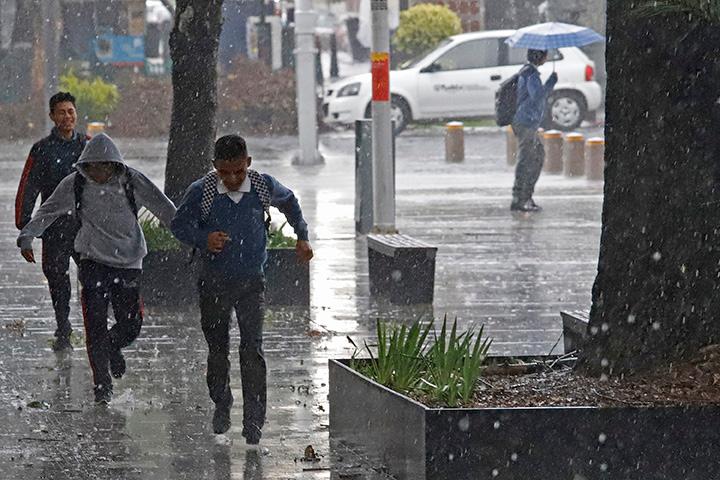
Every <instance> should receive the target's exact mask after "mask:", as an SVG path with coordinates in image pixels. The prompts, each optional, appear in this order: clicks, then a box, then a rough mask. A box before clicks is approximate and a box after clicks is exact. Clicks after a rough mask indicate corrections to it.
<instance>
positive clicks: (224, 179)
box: [171, 135, 313, 445]
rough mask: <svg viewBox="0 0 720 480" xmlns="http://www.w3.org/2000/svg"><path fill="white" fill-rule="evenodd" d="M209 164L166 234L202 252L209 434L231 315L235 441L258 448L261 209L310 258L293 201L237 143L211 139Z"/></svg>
mask: <svg viewBox="0 0 720 480" xmlns="http://www.w3.org/2000/svg"><path fill="white" fill-rule="evenodd" d="M214 157H215V159H214V161H213V166H214V167H215V170H214V171H212V172H210V173H208V174H207V175H206V176H205V177H203V178H201V179H200V180H197V181H196V182H194V183H193V184H192V185H190V187H188V189H187V191H186V192H185V196H184V197H183V199H182V202H181V204H180V206H179V207H178V211H177V214H176V215H175V218H174V219H173V221H172V224H171V229H172V232H173V233H174V234H175V236H176V237H177V238H178V239H180V240H181V241H182V242H184V243H186V244H188V245H191V246H193V247H195V248H197V249H199V250H201V251H202V252H203V254H202V265H201V268H200V280H199V282H198V286H199V290H200V317H201V318H200V322H201V325H202V329H203V334H204V335H205V340H206V341H207V343H208V368H207V385H208V390H209V392H210V398H211V399H212V401H213V402H214V403H215V414H214V415H213V431H214V432H215V433H217V434H221V433H225V432H227V431H228V430H229V429H230V409H231V408H232V404H233V395H232V392H231V391H230V375H229V370H230V361H229V360H228V356H229V353H230V333H229V329H230V315H231V311H232V309H235V314H236V315H237V319H238V325H239V327H240V376H241V379H242V390H243V392H242V393H243V431H242V435H243V436H244V437H245V440H246V442H247V443H248V444H251V445H252V444H257V443H258V442H259V441H260V437H261V429H262V427H263V425H264V423H265V409H266V391H267V382H266V366H265V359H264V357H263V351H262V326H263V319H264V314H265V277H264V275H263V264H264V263H265V260H266V259H267V251H266V243H267V226H268V225H269V212H268V208H269V207H270V206H273V207H277V208H278V209H279V210H280V211H281V212H282V213H283V214H284V215H285V216H286V217H287V220H288V223H289V224H290V225H291V226H292V227H293V229H294V230H295V234H296V235H297V238H298V240H297V244H296V247H295V250H296V252H297V256H298V259H299V260H300V261H301V262H309V261H310V259H311V258H312V256H313V251H312V248H311V246H310V243H309V242H308V229H307V224H306V223H305V220H304V219H303V215H302V211H301V210H300V205H299V204H298V201H297V199H296V198H295V195H294V194H293V192H292V191H290V190H289V189H288V188H286V187H285V186H283V185H282V184H281V183H280V182H278V181H277V180H275V179H274V178H273V177H271V176H270V175H266V174H259V173H257V172H256V171H254V170H250V169H249V168H250V164H251V162H252V158H251V157H250V156H248V152H247V146H246V144H245V140H244V139H243V138H242V137H240V136H239V135H227V136H224V137H221V138H220V139H218V140H217V142H216V143H215V155H214ZM266 215H267V220H265V218H264V217H265V216H266Z"/></svg>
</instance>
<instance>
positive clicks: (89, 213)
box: [17, 134, 175, 403]
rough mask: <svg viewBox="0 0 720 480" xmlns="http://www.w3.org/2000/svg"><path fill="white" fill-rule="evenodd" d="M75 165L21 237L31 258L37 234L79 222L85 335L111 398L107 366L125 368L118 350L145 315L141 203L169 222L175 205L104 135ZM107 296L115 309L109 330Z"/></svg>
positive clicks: (117, 373) (104, 393)
mask: <svg viewBox="0 0 720 480" xmlns="http://www.w3.org/2000/svg"><path fill="white" fill-rule="evenodd" d="M75 168H76V170H77V171H76V172H75V173H72V174H70V175H68V176H67V177H65V179H63V180H62V181H61V182H60V184H59V185H58V187H57V188H56V189H55V191H54V192H53V194H52V195H51V196H50V198H48V199H47V201H46V202H45V203H43V204H42V206H41V207H40V209H38V211H37V212H36V213H35V215H34V216H33V218H32V220H31V221H30V222H29V223H28V224H27V225H25V227H24V228H23V229H22V231H21V232H20V235H19V236H18V240H17V244H18V247H20V249H21V253H22V256H23V257H24V258H25V260H27V261H28V262H33V263H34V262H35V257H34V254H33V250H32V241H33V238H35V237H39V236H40V235H42V234H43V232H44V231H45V230H46V229H47V228H48V227H49V226H50V225H52V223H53V222H55V221H56V220H57V219H59V218H61V217H63V216H65V215H73V216H75V217H76V218H77V219H78V220H79V221H80V230H79V231H78V234H77V236H76V237H75V251H76V252H77V253H78V254H79V255H80V267H79V268H80V283H81V285H82V294H81V301H82V310H83V319H84V322H85V341H86V345H87V351H88V358H89V360H90V368H91V369H92V373H93V381H94V384H95V389H94V390H95V401H96V402H97V403H109V402H110V399H111V398H112V378H111V377H110V373H112V376H113V377H115V378H120V377H122V376H123V374H124V373H125V359H124V357H123V355H122V351H121V349H122V348H123V347H126V346H128V345H130V343H131V342H132V341H133V340H135V338H137V336H138V335H139V333H140V328H141V326H142V320H143V309H142V300H141V298H140V289H139V281H140V274H141V273H142V260H143V257H144V256H145V254H147V246H146V244H145V238H144V237H143V233H142V229H141V228H140V224H139V223H138V221H137V209H138V207H140V206H143V207H146V208H147V209H148V210H150V211H151V212H152V213H153V214H154V215H155V216H156V217H158V219H159V220H160V221H161V222H162V223H163V224H165V225H169V224H170V221H171V220H172V218H173V216H174V215H175V206H174V205H173V203H172V202H171V201H170V200H169V199H168V198H167V197H166V196H165V195H164V194H163V193H162V192H161V191H160V190H159V189H158V188H157V187H156V186H155V185H154V184H153V183H152V182H151V181H150V180H148V178H147V177H145V175H143V174H142V173H140V172H139V171H137V170H135V169H133V168H130V167H128V166H126V165H125V162H124V160H123V157H122V155H121V154H120V151H119V150H118V148H117V146H115V143H113V141H112V139H111V138H110V137H108V136H107V135H105V134H100V135H97V136H96V137H94V138H93V139H92V140H90V141H89V142H88V144H87V146H86V147H85V149H84V150H83V153H82V154H81V155H80V158H79V159H78V161H77V163H76V164H75ZM108 302H110V303H111V304H112V307H113V312H114V314H115V325H114V326H113V327H112V328H111V329H110V330H108V328H107V325H108V322H107V309H108ZM108 370H110V371H108Z"/></svg>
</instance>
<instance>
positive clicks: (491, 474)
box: [329, 360, 720, 480]
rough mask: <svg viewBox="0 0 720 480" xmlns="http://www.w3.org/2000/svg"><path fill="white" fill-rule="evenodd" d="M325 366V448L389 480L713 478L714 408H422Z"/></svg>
mask: <svg viewBox="0 0 720 480" xmlns="http://www.w3.org/2000/svg"><path fill="white" fill-rule="evenodd" d="M348 363H349V362H348V361H336V360H330V361H329V375H330V394H329V400H330V440H331V443H332V445H333V446H334V447H338V448H340V447H346V448H348V449H350V450H352V451H354V452H355V453H357V454H359V455H360V456H361V457H362V458H363V459H364V461H366V462H368V463H369V466H371V467H373V468H379V469H384V470H386V471H388V472H389V473H390V474H391V475H393V476H395V477H396V478H398V479H401V480H402V479H407V480H430V479H432V480H445V479H447V480H451V479H452V480H463V479H473V480H474V479H484V478H487V479H494V478H498V479H515V480H548V479H558V480H559V479H566V480H583V479H588V480H589V479H617V478H622V479H626V480H627V479H638V480H649V479H658V480H660V479H684V480H700V479H703V480H708V479H712V478H720V462H718V461H717V457H718V454H720V430H718V428H717V425H718V421H720V408H718V407H715V406H713V407H702V408H701V407H693V408H681V407H658V408H637V407H631V406H628V407H623V408H596V407H548V408H428V407H426V406H424V405H422V404H420V403H418V402H416V401H414V400H412V399H410V398H408V397H406V396H404V395H401V394H398V393H397V392H394V391H392V390H390V389H388V388H385V387H383V386H382V385H379V384H377V383H375V382H373V381H372V380H370V379H368V378H366V377H364V376H362V375H360V374H359V373H357V372H356V371H354V370H352V369H350V368H349V367H348V366H347V365H348Z"/></svg>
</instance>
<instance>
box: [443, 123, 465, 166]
mask: <svg viewBox="0 0 720 480" xmlns="http://www.w3.org/2000/svg"><path fill="white" fill-rule="evenodd" d="M463 160H465V125H464V124H463V122H448V123H447V124H446V125H445V161H447V162H451V163H459V162H462V161H463Z"/></svg>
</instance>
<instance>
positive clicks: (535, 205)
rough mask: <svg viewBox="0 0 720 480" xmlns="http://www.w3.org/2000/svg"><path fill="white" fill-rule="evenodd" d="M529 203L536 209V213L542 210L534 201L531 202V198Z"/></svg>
mask: <svg viewBox="0 0 720 480" xmlns="http://www.w3.org/2000/svg"><path fill="white" fill-rule="evenodd" d="M529 201H530V205H532V206H533V207H535V208H536V209H537V211H540V210H542V207H541V206H540V205H538V204H537V203H535V200H533V199H532V198H530V200H529Z"/></svg>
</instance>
